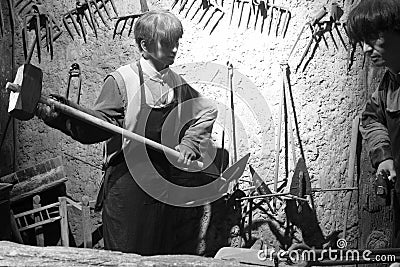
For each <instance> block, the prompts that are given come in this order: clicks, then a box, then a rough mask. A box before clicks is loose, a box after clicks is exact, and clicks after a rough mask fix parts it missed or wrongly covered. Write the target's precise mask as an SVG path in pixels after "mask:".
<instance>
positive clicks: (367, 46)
mask: <svg viewBox="0 0 400 267" xmlns="http://www.w3.org/2000/svg"><path fill="white" fill-rule="evenodd" d="M363 50H364V53H366V54H367V55H369V56H370V58H371V61H372V63H373V64H374V65H375V66H377V67H388V68H389V69H391V70H392V71H394V72H395V73H398V72H400V34H398V33H396V32H393V31H386V32H384V33H382V34H381V35H380V37H379V38H378V39H376V40H371V41H368V42H364V43H363Z"/></svg>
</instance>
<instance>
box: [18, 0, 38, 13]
mask: <svg viewBox="0 0 400 267" xmlns="http://www.w3.org/2000/svg"><path fill="white" fill-rule="evenodd" d="M34 4H36V0H17V1H15V5H14V7H15V8H16V10H17V14H18V15H20V16H21V17H24V16H25V15H26V14H27V13H29V11H30V10H31V6H32V5H34Z"/></svg>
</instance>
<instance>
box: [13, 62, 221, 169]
mask: <svg viewBox="0 0 400 267" xmlns="http://www.w3.org/2000/svg"><path fill="white" fill-rule="evenodd" d="M42 78H43V73H42V70H41V69H39V68H37V67H35V66H33V65H31V64H25V65H23V66H21V67H20V68H19V69H18V71H17V74H16V77H15V80H14V83H10V82H8V83H7V85H6V89H7V90H8V91H10V101H9V107H8V112H9V113H10V115H11V116H13V117H15V118H16V119H19V120H29V119H31V118H33V116H34V114H35V111H36V106H37V104H38V103H43V104H46V105H49V106H54V107H55V109H56V110H57V111H59V112H61V113H63V114H65V115H68V116H71V117H73V118H76V119H79V120H81V121H83V122H86V123H89V124H92V125H94V126H97V127H99V128H101V129H103V130H106V131H108V132H111V133H114V134H118V135H123V136H124V137H125V138H127V139H129V140H134V141H137V142H141V143H144V144H146V145H149V146H151V147H152V148H154V149H156V150H158V151H161V152H164V153H165V154H166V155H168V156H171V157H172V158H174V159H178V158H179V156H180V153H179V152H178V151H176V150H174V149H172V148H169V147H167V146H164V145H162V144H160V143H157V142H154V141H152V140H150V139H147V138H145V137H143V136H141V135H138V134H136V133H133V132H130V131H128V130H125V129H123V128H121V127H118V126H116V125H113V124H111V123H108V122H106V121H103V120H101V119H99V118H97V117H94V116H92V115H89V114H87V113H85V112H82V111H80V110H77V109H75V108H72V107H70V106H68V105H65V104H62V103H60V102H58V101H56V100H53V99H51V98H48V97H44V96H42V95H41V91H42ZM206 167H207V166H204V164H203V162H201V161H192V162H191V164H190V169H192V170H204V169H205V168H206ZM209 167H214V166H213V165H212V164H211V166H209ZM209 170H210V169H209V168H207V171H209ZM210 171H211V172H212V173H215V174H217V173H218V171H215V172H214V171H213V170H212V169H211V170H210Z"/></svg>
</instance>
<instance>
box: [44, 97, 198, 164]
mask: <svg viewBox="0 0 400 267" xmlns="http://www.w3.org/2000/svg"><path fill="white" fill-rule="evenodd" d="M39 102H41V103H44V104H47V105H49V106H54V107H55V108H56V109H57V110H59V111H60V112H62V113H63V114H65V115H69V116H71V117H74V118H76V119H78V120H81V121H83V122H86V123H90V124H92V125H94V126H97V127H99V128H101V129H103V130H106V131H108V132H111V133H114V134H119V135H123V136H124V137H125V138H127V139H129V140H134V141H138V142H141V143H143V144H146V145H149V146H151V147H152V148H154V149H156V150H158V151H161V152H162V151H163V152H164V153H165V154H168V155H169V156H171V157H173V158H175V159H178V158H179V156H180V153H179V152H178V151H176V150H174V149H172V148H170V147H167V146H164V145H162V144H160V143H157V142H155V141H153V140H150V139H148V138H145V137H143V136H141V135H138V134H136V133H133V132H131V131H128V130H126V129H124V128H121V127H119V126H116V125H114V124H111V123H109V122H106V121H104V120H102V119H99V118H97V117H94V116H92V115H90V114H87V113H85V112H83V111H80V110H77V109H75V108H72V107H70V106H68V105H65V104H62V103H60V102H58V101H56V100H53V99H51V98H48V97H44V96H42V97H41V98H40V101H39ZM203 166H204V164H203V162H201V161H197V160H194V161H192V162H191V164H190V166H189V167H190V168H192V169H193V170H203V169H204V168H203Z"/></svg>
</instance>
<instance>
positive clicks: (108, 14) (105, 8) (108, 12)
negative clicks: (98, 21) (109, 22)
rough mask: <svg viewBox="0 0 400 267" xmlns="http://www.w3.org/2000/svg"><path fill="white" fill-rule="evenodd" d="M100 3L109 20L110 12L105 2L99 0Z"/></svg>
mask: <svg viewBox="0 0 400 267" xmlns="http://www.w3.org/2000/svg"><path fill="white" fill-rule="evenodd" d="M100 1H101V4H102V6H103V7H104V10H105V11H106V13H107V16H108V18H109V19H111V12H110V10H109V9H108V7H107V5H106V1H105V0H100Z"/></svg>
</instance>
